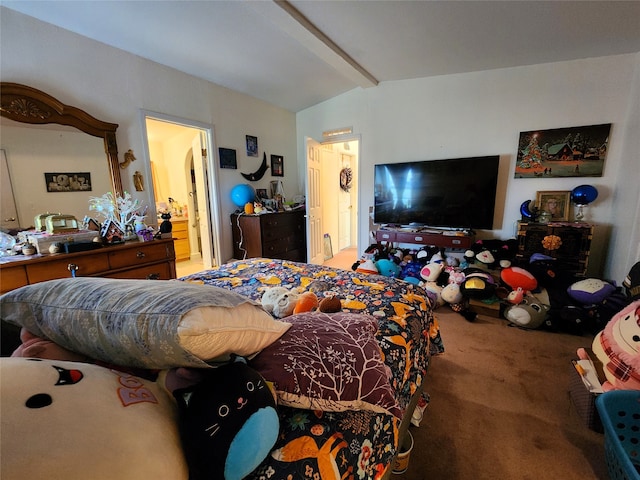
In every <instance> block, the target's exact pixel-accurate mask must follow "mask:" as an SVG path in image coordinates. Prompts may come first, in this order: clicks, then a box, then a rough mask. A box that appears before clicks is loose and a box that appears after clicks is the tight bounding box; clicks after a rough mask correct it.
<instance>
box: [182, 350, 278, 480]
mask: <svg viewBox="0 0 640 480" xmlns="http://www.w3.org/2000/svg"><path fill="white" fill-rule="evenodd" d="M173 395H174V397H175V398H176V400H177V401H178V407H179V410H180V428H181V436H182V442H183V445H184V451H185V455H186V457H187V461H188V463H189V478H190V480H201V479H213V478H215V479H224V480H241V479H242V478H244V477H246V476H247V475H248V474H249V473H251V472H252V471H253V470H254V469H255V468H256V467H257V466H258V465H259V464H260V463H261V462H262V461H263V460H264V459H265V458H266V457H267V455H268V454H269V452H270V451H271V449H272V448H273V446H274V444H275V442H276V440H277V438H278V432H279V429H280V423H279V420H278V414H277V412H276V400H275V396H274V394H273V392H272V390H271V388H270V387H269V385H267V382H266V381H265V380H264V378H262V376H261V375H260V374H259V373H258V372H257V371H256V370H254V369H253V368H251V367H249V366H248V365H247V363H246V361H245V360H244V359H243V358H241V357H237V358H236V359H235V361H233V362H231V363H228V364H225V365H222V366H220V367H217V368H213V369H211V370H207V371H206V373H205V375H204V378H203V380H201V381H200V382H199V383H197V384H196V385H193V386H190V387H186V388H181V389H177V390H175V391H174V392H173Z"/></svg>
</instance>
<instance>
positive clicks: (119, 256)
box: [109, 242, 173, 269]
mask: <svg viewBox="0 0 640 480" xmlns="http://www.w3.org/2000/svg"><path fill="white" fill-rule="evenodd" d="M172 257H173V251H169V249H168V244H164V243H158V244H154V243H153V242H142V243H140V244H139V245H138V246H136V247H134V248H126V249H122V250H114V251H112V252H109V265H110V266H111V268H113V269H115V268H124V267H133V266H135V265H143V264H145V263H149V262H156V261H162V260H167V259H169V258H172Z"/></svg>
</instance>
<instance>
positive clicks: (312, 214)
mask: <svg viewBox="0 0 640 480" xmlns="http://www.w3.org/2000/svg"><path fill="white" fill-rule="evenodd" d="M306 144H307V168H306V170H307V185H306V202H307V262H309V263H315V264H316V265H321V264H322V263H324V247H323V232H322V206H321V201H320V194H321V184H320V178H321V177H322V161H321V156H320V142H317V141H316V140H314V139H313V138H310V137H307V141H306Z"/></svg>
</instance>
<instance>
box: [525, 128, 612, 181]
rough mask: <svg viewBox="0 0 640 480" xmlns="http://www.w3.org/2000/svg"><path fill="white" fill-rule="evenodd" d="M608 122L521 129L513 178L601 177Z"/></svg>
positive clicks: (607, 136)
mask: <svg viewBox="0 0 640 480" xmlns="http://www.w3.org/2000/svg"><path fill="white" fill-rule="evenodd" d="M610 131H611V124H610V123H605V124H601V125H585V126H582V127H568V128H554V129H550V130H531V131H528V132H521V133H520V138H519V140H518V156H517V159H516V170H515V173H514V178H549V177H601V176H602V170H603V169H604V162H605V159H606V157H607V151H608V150H609V133H610Z"/></svg>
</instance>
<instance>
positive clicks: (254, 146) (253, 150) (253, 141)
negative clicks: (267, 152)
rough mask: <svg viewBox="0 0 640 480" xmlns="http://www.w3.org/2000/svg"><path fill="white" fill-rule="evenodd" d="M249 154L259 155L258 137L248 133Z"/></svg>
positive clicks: (250, 155)
mask: <svg viewBox="0 0 640 480" xmlns="http://www.w3.org/2000/svg"><path fill="white" fill-rule="evenodd" d="M246 138H247V156H249V157H257V156H258V137H254V136H253V135H247V136H246Z"/></svg>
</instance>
